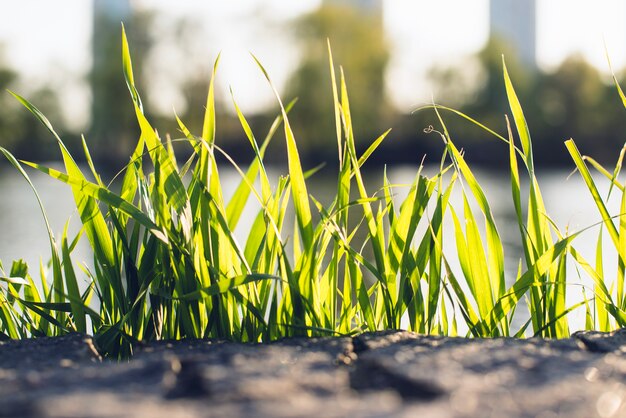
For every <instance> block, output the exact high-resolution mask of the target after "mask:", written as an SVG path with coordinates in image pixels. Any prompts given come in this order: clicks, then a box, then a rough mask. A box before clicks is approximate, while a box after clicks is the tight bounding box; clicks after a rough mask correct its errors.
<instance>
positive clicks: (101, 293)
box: [0, 32, 626, 358]
mask: <svg viewBox="0 0 626 418" xmlns="http://www.w3.org/2000/svg"><path fill="white" fill-rule="evenodd" d="M122 35H123V36H122V51H123V54H122V58H123V74H124V78H125V80H126V85H127V88H128V90H129V92H130V96H131V105H132V108H133V109H134V116H135V118H136V120H137V124H138V126H139V131H140V134H139V138H138V141H137V143H136V146H135V149H134V151H133V153H132V155H131V157H130V159H129V162H128V165H127V166H126V168H125V170H124V171H123V172H122V173H120V176H121V186H120V188H119V190H117V191H114V190H113V188H112V187H110V186H107V185H105V184H104V183H103V182H102V180H101V176H100V175H99V174H98V172H97V171H96V170H95V168H94V164H93V162H92V158H91V154H90V152H89V149H88V147H87V145H86V143H85V142H83V146H84V157H85V159H86V161H87V163H88V168H89V171H90V173H89V172H86V170H83V169H82V168H81V167H80V166H79V165H78V164H77V163H76V162H75V160H74V157H73V156H72V155H71V154H70V152H69V151H68V149H67V147H66V146H65V143H64V142H63V140H62V139H61V138H60V137H59V136H58V135H57V133H56V132H55V130H54V129H53V127H52V125H51V124H50V122H49V121H48V119H47V118H46V117H45V116H44V115H43V114H42V113H41V112H40V111H39V110H38V109H37V108H36V107H35V106H33V105H32V104H31V103H30V102H28V101H27V100H26V99H24V98H22V97H21V96H19V95H17V94H13V95H14V97H15V98H16V99H17V100H18V101H19V102H21V103H22V104H23V105H24V106H25V107H26V108H27V109H28V110H29V111H30V112H31V113H32V114H33V115H34V116H35V117H36V118H37V119H38V120H39V121H40V122H41V123H42V124H43V126H44V127H45V128H46V129H48V130H49V132H50V133H51V134H52V136H53V137H54V138H55V140H56V143H57V145H58V146H59V149H60V151H61V155H62V158H63V163H64V167H65V172H61V171H59V170H55V169H52V168H48V167H44V166H42V165H40V164H36V163H30V162H24V161H18V160H17V159H15V157H13V155H12V154H11V153H10V152H9V151H8V150H6V149H5V148H0V151H2V153H3V154H4V155H5V157H6V158H7V160H8V161H9V162H10V163H11V164H12V165H13V166H14V167H15V168H16V170H18V171H19V172H20V173H21V174H22V176H23V177H24V178H25V179H26V180H27V182H28V183H29V184H30V186H31V187H32V188H33V190H34V192H35V195H36V196H37V191H36V190H35V188H34V187H33V185H32V183H31V182H30V179H29V176H28V174H27V172H26V171H25V170H24V168H23V167H24V166H25V165H27V166H30V167H32V168H35V169H37V170H40V171H42V172H44V173H46V174H48V175H49V176H51V177H53V178H55V179H58V180H59V181H62V182H64V183H66V184H67V185H68V186H70V187H71V189H72V192H73V197H74V200H75V204H76V208H77V211H78V214H79V216H80V219H81V221H82V224H83V228H82V230H81V231H80V233H79V234H78V235H77V236H76V237H69V236H68V233H67V229H66V230H65V231H64V232H63V234H62V236H61V240H60V242H59V241H58V240H57V239H56V237H55V236H54V234H53V233H52V231H51V229H50V228H49V227H48V237H49V240H50V248H51V256H52V257H51V262H50V265H49V269H47V268H45V267H44V266H41V267H40V272H39V278H38V279H37V280H35V279H33V277H32V272H29V269H28V266H26V265H25V264H24V263H23V262H22V261H16V262H14V263H13V264H12V266H11V268H10V270H9V271H4V270H3V266H2V265H1V264H0V338H25V337H29V336H39V335H60V334H63V333H66V332H70V331H80V332H90V333H93V334H94V336H95V339H96V342H97V344H98V345H99V347H100V348H101V349H102V350H104V352H105V353H107V355H109V356H111V357H115V358H119V357H127V356H129V355H131V354H132V351H133V347H134V345H135V344H136V343H137V342H139V341H143V340H155V339H180V338H208V337H212V338H221V339H231V340H237V341H251V342H259V341H270V340H274V339H277V338H282V337H287V336H294V335H304V336H324V335H338V334H341V335H350V334H355V333H359V332H362V331H364V330H371V331H373V330H380V329H395V328H400V327H407V328H408V329H409V330H413V331H417V332H422V333H430V334H443V335H455V334H456V333H457V332H461V333H466V334H467V335H472V336H476V337H495V336H513V335H514V336H523V335H526V331H527V330H528V329H529V327H531V330H532V335H536V336H543V337H554V338H560V337H565V336H568V335H569V332H570V329H569V321H568V314H569V313H570V312H571V311H572V310H574V309H577V308H582V307H584V309H585V310H586V317H587V326H588V327H590V328H598V329H601V330H610V329H613V328H615V327H616V326H624V325H626V293H625V290H624V277H625V270H626V267H625V266H626V262H625V261H624V260H625V259H626V254H624V250H623V249H624V248H626V247H625V246H624V243H625V242H626V221H624V220H623V216H617V217H616V218H617V219H615V218H614V217H613V216H612V215H611V214H610V213H609V211H608V209H607V205H606V203H605V199H604V198H603V197H602V196H601V195H600V193H599V192H598V188H597V186H596V184H595V181H594V179H593V177H592V176H591V174H590V172H589V170H588V168H587V164H591V165H593V166H594V167H596V168H597V169H598V170H599V172H600V173H601V174H602V175H604V176H606V177H607V178H609V180H610V181H611V182H612V184H613V189H614V190H618V191H619V193H620V196H621V202H622V204H621V209H620V210H621V212H620V213H621V214H623V213H624V212H626V192H625V190H626V187H625V186H624V185H623V184H622V183H620V182H619V181H618V175H619V173H620V170H621V165H622V159H623V154H624V153H623V152H622V154H621V155H620V158H619V160H618V163H617V165H616V168H615V169H614V170H613V172H612V173H611V172H609V171H608V170H606V169H604V168H603V167H602V166H601V165H600V164H598V163H597V162H596V161H595V160H592V159H589V158H585V157H582V156H581V155H580V153H579V152H578V149H577V148H576V146H575V145H574V143H573V142H571V141H568V142H567V144H566V145H567V148H568V150H569V152H570V154H571V156H572V158H573V160H574V162H575V164H576V166H577V168H578V170H579V172H580V174H581V175H582V177H583V179H584V180H585V182H586V184H587V186H588V188H589V190H590V192H591V194H592V196H593V199H594V201H595V202H596V204H597V206H598V210H599V211H600V214H601V216H602V218H603V223H602V227H601V229H602V230H603V231H604V230H606V231H608V234H609V235H610V237H611V240H612V242H613V244H614V246H615V248H616V250H617V254H618V260H617V263H618V277H617V280H616V282H615V284H614V285H611V284H608V283H609V280H608V279H609V278H608V277H606V276H605V275H604V273H603V268H602V249H601V242H602V241H601V240H599V241H598V242H599V244H598V246H599V247H598V260H597V262H596V265H595V266H592V265H591V264H590V263H589V262H587V261H586V260H585V259H584V258H583V257H582V256H581V254H579V253H578V251H577V250H576V249H575V241H576V238H577V237H578V235H579V233H580V232H576V233H572V234H569V235H565V236H564V235H563V234H562V233H561V231H559V229H558V228H557V227H556V226H555V224H554V223H553V222H552V221H551V220H550V219H549V217H548V215H547V214H546V210H545V206H544V203H543V199H542V195H541V190H540V187H539V182H538V180H537V178H536V175H535V170H534V161H533V142H532V140H531V136H530V130H529V128H528V124H527V120H526V117H525V114H524V112H523V110H522V107H521V104H520V100H519V98H518V96H517V93H516V91H515V89H514V87H513V83H512V81H511V77H510V75H509V73H508V71H507V68H506V66H504V86H505V90H506V99H507V102H508V106H509V108H510V111H511V115H512V120H513V124H512V125H510V124H508V123H507V127H508V135H507V136H506V137H505V136H501V135H499V134H498V133H496V132H495V131H493V130H490V129H489V128H487V127H485V126H484V125H482V124H480V123H478V122H477V121H475V120H473V119H471V118H470V117H468V116H466V115H465V114H463V113H460V112H458V111H452V112H454V113H456V114H457V115H460V116H462V117H463V118H464V119H465V120H469V121H470V122H471V123H472V124H473V125H475V126H477V127H478V128H479V129H481V130H483V131H484V132H486V133H488V134H489V135H493V136H495V137H496V138H497V139H498V140H500V141H501V142H502V143H504V144H505V145H506V146H507V149H508V155H509V171H510V175H511V192H512V198H513V202H514V205H515V210H516V214H517V224H518V226H519V231H520V240H521V243H522V247H523V249H524V259H523V260H521V261H520V266H519V269H518V274H517V275H516V277H515V278H514V279H513V280H510V281H507V280H506V277H505V275H506V270H505V265H504V260H505V258H504V245H503V243H502V240H501V238H500V234H499V232H498V227H497V225H496V222H495V219H494V216H493V213H492V210H491V206H490V204H489V201H488V200H487V198H486V196H485V192H484V191H483V189H482V187H481V185H480V183H479V182H478V180H477V179H476V176H475V175H474V173H473V171H472V168H471V166H470V165H469V164H468V163H467V161H466V160H465V156H464V154H463V152H462V151H460V149H459V148H458V147H457V146H456V145H455V143H454V141H453V140H452V137H451V135H450V132H449V130H448V128H447V126H446V124H445V123H444V119H443V117H442V115H441V113H442V112H447V111H450V110H451V109H448V108H445V107H443V106H436V105H433V106H431V108H432V109H433V110H434V111H435V114H436V115H437V117H438V118H439V121H440V124H441V132H438V133H439V135H440V136H441V138H442V140H443V142H444V146H445V149H444V153H443V155H442V159H441V164H440V166H439V170H438V172H436V173H435V174H434V175H433V176H432V177H428V176H426V175H424V173H423V171H422V169H421V168H420V169H419V170H418V172H417V173H416V176H415V178H414V180H413V182H412V183H411V184H410V185H408V192H407V193H406V196H405V197H404V198H402V199H399V198H397V197H396V194H397V192H398V189H399V188H400V187H407V186H399V185H394V184H392V183H390V181H389V179H388V178H387V176H386V175H385V176H384V178H383V186H382V188H381V189H380V190H378V191H375V192H372V191H371V190H369V191H368V189H367V187H369V185H366V184H365V182H364V178H363V171H362V169H363V165H364V164H365V163H366V162H367V160H368V158H369V157H370V156H371V155H372V153H374V152H375V151H376V149H377V148H378V147H379V146H380V144H381V143H382V142H383V141H384V139H385V138H386V136H387V134H388V131H387V132H385V133H383V134H382V135H380V136H379V137H378V138H377V139H376V140H374V141H373V142H372V143H371V144H370V145H369V147H368V148H367V149H366V150H365V151H364V152H362V153H359V151H358V149H357V146H356V140H355V131H354V128H353V114H352V112H351V106H350V102H349V99H348V86H347V83H346V80H345V76H344V73H343V71H340V72H339V73H337V72H336V67H335V65H334V63H333V59H332V55H331V54H330V48H328V54H329V58H330V65H329V66H330V71H329V74H330V80H331V89H330V91H331V93H332V103H333V107H332V108H333V109H334V115H331V118H332V120H334V121H335V123H336V126H335V127H334V130H333V132H332V133H333V135H334V136H335V139H336V146H337V152H338V156H339V158H338V160H339V166H338V179H337V190H336V194H335V196H334V197H333V199H332V201H331V203H330V204H328V205H326V206H325V205H323V204H322V203H320V202H319V201H318V200H317V199H316V198H315V197H314V196H311V195H309V192H308V185H307V181H308V178H309V177H310V176H312V175H314V174H315V170H309V171H307V170H305V168H304V166H303V164H302V161H301V159H300V155H299V148H298V143H297V140H296V133H297V131H296V129H295V128H293V127H292V124H291V122H290V115H291V109H292V106H293V102H292V103H288V104H286V105H285V104H283V102H282V100H281V98H280V97H279V95H278V93H277V92H276V90H275V89H274V92H275V93H276V99H277V102H278V103H279V107H280V113H279V115H278V116H277V117H276V119H275V121H274V123H273V124H272V126H271V127H270V129H269V132H268V133H267V135H266V136H265V137H264V140H263V141H262V142H261V143H259V142H258V141H257V138H256V136H255V134H254V132H253V131H252V129H251V128H250V125H249V123H248V121H247V119H246V117H245V116H244V115H243V113H242V112H241V111H240V109H239V106H238V105H237V103H236V101H235V100H234V99H233V106H234V109H235V113H236V115H237V118H238V120H239V123H240V125H241V128H242V129H243V132H244V134H245V136H246V138H247V139H248V141H249V144H250V146H251V148H252V151H253V153H254V159H253V161H251V163H250V164H249V165H248V166H247V168H246V169H244V168H242V167H240V166H239V165H237V163H236V162H235V161H234V160H233V159H232V158H231V157H230V156H228V155H227V154H226V153H224V152H223V151H222V149H221V148H220V147H219V145H218V144H217V142H218V138H217V134H216V127H217V123H218V120H217V118H216V106H215V92H214V80H215V77H216V73H217V68H218V64H219V57H218V59H217V60H216V62H215V65H214V67H213V73H212V76H211V80H210V83H209V91H208V95H207V98H206V105H205V113H204V118H203V121H202V128H201V131H200V132H201V133H200V135H195V134H192V133H191V131H190V130H189V129H188V128H187V126H186V125H185V124H184V122H183V121H182V120H180V119H177V122H178V124H179V127H180V130H181V132H182V133H183V134H184V137H183V138H179V139H176V140H169V139H168V140H167V141H163V140H162V139H161V138H160V137H159V135H158V133H157V132H156V130H155V129H154V128H153V126H152V125H151V123H150V121H149V120H148V118H147V117H146V115H145V114H144V109H143V106H142V103H141V99H140V94H139V90H138V88H137V85H136V81H135V74H134V73H133V65H132V62H131V55H130V49H129V44H128V42H127V38H126V34H125V32H123V33H122ZM257 64H258V66H259V69H260V71H261V72H262V73H263V74H264V75H265V77H266V78H267V80H268V82H269V84H270V86H272V83H271V80H270V77H269V75H268V73H267V72H266V71H265V69H264V68H263V66H262V65H261V64H260V63H259V62H258V61H257ZM272 88H273V86H272ZM618 91H619V92H620V93H621V89H619V88H618ZM507 122H508V120H507ZM513 127H514V129H513ZM279 131H282V135H281V136H283V137H284V140H285V145H284V148H285V149H286V152H287V157H288V172H287V173H286V175H285V176H283V177H281V178H280V179H279V180H278V181H277V182H276V183H275V184H272V183H271V182H270V180H269V177H268V174H267V172H266V169H265V163H264V158H265V154H266V151H267V149H268V146H269V144H270V142H271V141H272V139H273V138H274V136H275V134H276V133H277V132H279ZM428 132H437V131H435V129H434V128H432V127H431V128H429V129H428ZM514 132H516V135H514ZM517 143H519V144H520V146H517V145H516V144H517ZM174 144H180V145H183V146H186V147H187V148H188V150H187V151H188V153H189V154H190V155H191V156H190V158H189V159H188V160H186V161H184V162H182V161H181V162H179V161H178V160H177V157H176V154H175V153H174ZM218 156H221V157H223V158H225V159H226V160H227V161H229V162H230V163H231V164H232V165H233V167H234V168H235V169H236V170H237V171H238V172H239V173H240V175H241V182H240V184H239V186H238V187H237V188H236V190H235V192H234V194H233V195H232V197H231V198H230V200H229V201H226V200H225V199H224V190H223V189H222V184H221V182H220V167H219V166H218V163H217V157H218ZM520 168H521V169H520ZM522 178H526V179H527V181H528V183H529V187H528V191H527V192H522V187H521V183H522ZM459 189H460V190H459ZM453 193H460V196H461V199H462V200H461V201H462V207H457V206H454V205H453V204H452V203H451V202H452V200H451V196H452V195H453ZM37 197H38V196H37ZM251 200H254V201H256V205H257V207H258V212H257V215H256V217H255V218H254V220H253V222H251V223H250V225H249V230H248V231H246V234H245V236H246V241H245V242H243V243H242V242H240V241H239V240H238V238H237V235H236V234H235V233H234V231H235V229H237V228H238V226H241V225H240V221H241V217H242V213H243V211H244V207H246V205H248V204H249V201H251ZM39 203H40V207H41V212H42V215H43V216H44V219H45V220H46V224H47V217H46V212H45V208H44V207H43V205H42V204H41V202H39ZM446 219H449V220H451V221H452V225H453V226H452V228H450V229H451V230H448V227H447V226H446V225H449V224H446ZM615 222H617V224H616V223H615ZM291 225H293V230H291V229H290V226H291ZM80 239H87V240H88V241H89V244H90V245H91V248H92V249H93V257H94V259H93V266H94V267H93V269H92V270H85V271H83V272H82V274H81V272H79V271H77V270H76V269H75V267H74V264H73V260H72V250H73V248H74V247H75V246H76V244H77V242H78V241H79V240H80ZM445 240H451V241H452V242H454V243H455V246H456V251H452V252H448V251H447V250H446V251H444V241H445ZM568 260H572V261H573V262H575V263H576V265H577V266H578V267H580V270H581V271H584V272H585V273H586V274H587V275H588V276H589V278H590V279H591V280H592V282H593V289H592V290H591V293H589V294H591V295H593V296H592V297H588V296H587V294H588V293H583V298H582V300H581V302H577V303H575V304H573V305H571V306H568V305H567V298H566V296H567V294H568V293H569V292H570V289H572V288H573V289H578V288H579V287H572V286H571V284H572V283H570V282H568V277H569V275H568V269H569V268H570V267H569V263H568ZM453 261H454V262H457V261H458V268H457V267H455V263H454V262H453ZM83 277H86V278H87V279H88V285H87V286H86V288H84V289H82V288H81V286H80V283H81V282H82V280H80V279H81V278H83ZM511 283H512V284H511ZM507 286H508V287H507ZM94 296H95V298H94ZM92 299H94V300H93V303H92ZM523 300H526V301H527V303H526V305H527V307H528V310H529V316H530V319H529V320H528V321H527V322H526V323H525V324H523V325H522V326H521V327H517V328H514V326H513V323H514V316H515V314H516V312H517V310H518V308H520V301H523ZM461 321H462V322H461Z"/></svg>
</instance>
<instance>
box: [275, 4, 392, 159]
mask: <svg viewBox="0 0 626 418" xmlns="http://www.w3.org/2000/svg"><path fill="white" fill-rule="evenodd" d="M293 26H294V31H295V34H296V37H297V39H298V40H299V47H300V50H301V51H303V52H304V56H303V58H302V61H301V63H300V66H299V68H298V69H296V71H295V72H294V73H293V75H292V76H291V78H290V80H289V82H288V84H287V88H286V90H287V93H286V94H287V95H288V96H293V97H298V106H297V107H296V108H295V109H294V111H293V114H292V115H291V117H290V120H291V123H292V126H293V127H294V129H295V130H296V131H298V132H300V133H301V134H300V137H299V147H300V148H301V152H303V153H304V154H308V153H314V154H318V155H320V154H321V155H322V156H323V157H325V158H327V159H329V158H331V157H333V156H334V155H333V153H332V152H329V151H328V150H332V149H333V143H334V138H335V127H336V125H335V120H334V119H333V114H334V109H333V106H332V103H333V102H332V91H331V89H330V88H328V86H329V84H330V79H329V73H328V70H327V68H326V67H325V66H324V65H323V62H324V59H325V56H326V53H327V52H326V51H327V50H326V41H327V39H332V43H333V50H334V51H335V53H336V54H338V55H339V56H341V57H342V68H343V69H344V71H345V72H346V74H347V76H348V77H347V78H348V79H349V81H348V82H347V83H348V87H349V88H350V92H351V93H350V97H351V99H352V103H353V105H352V112H353V115H354V118H355V120H359V121H360V122H359V124H358V125H357V126H355V131H356V132H355V137H356V138H360V139H361V141H363V142H358V139H357V144H356V145H357V149H358V148H361V147H362V146H363V145H364V144H366V141H365V138H375V137H377V136H378V133H379V131H380V129H381V127H384V126H386V125H387V123H386V121H387V120H389V117H390V116H391V110H390V109H391V107H390V105H389V103H388V101H387V100H386V97H385V86H384V84H385V79H384V75H385V68H386V66H387V62H388V60H389V48H388V46H387V44H386V42H385V36H384V31H383V22H382V17H381V16H380V15H379V14H376V13H368V12H366V11H362V10H359V9H358V8H354V7H347V6H345V5H337V4H335V5H333V4H322V5H321V6H320V8H319V9H317V10H316V11H314V12H312V13H310V14H308V15H306V16H304V17H302V18H299V19H298V20H297V21H295V22H294V24H293Z"/></svg>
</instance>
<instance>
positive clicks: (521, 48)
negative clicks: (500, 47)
mask: <svg viewBox="0 0 626 418" xmlns="http://www.w3.org/2000/svg"><path fill="white" fill-rule="evenodd" d="M489 13H490V17H489V20H490V28H491V36H497V37H499V38H502V39H504V40H506V41H507V42H509V43H511V44H512V45H513V46H514V47H515V49H516V50H517V52H518V54H519V57H520V58H521V60H522V62H523V63H524V64H526V65H527V66H529V67H531V68H535V67H536V66H537V35H536V32H537V31H536V29H537V11H536V1H535V0H491V2H490V7H489Z"/></svg>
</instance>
